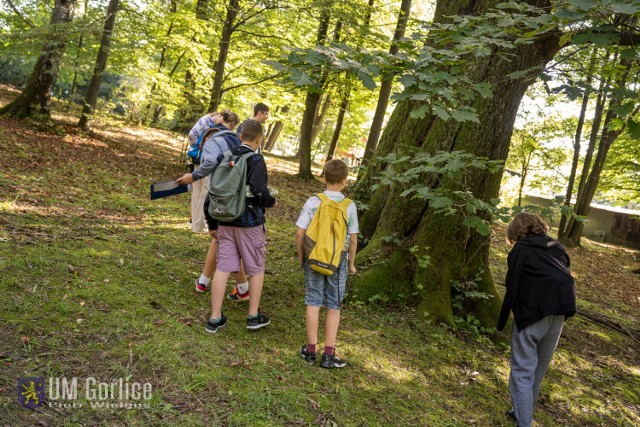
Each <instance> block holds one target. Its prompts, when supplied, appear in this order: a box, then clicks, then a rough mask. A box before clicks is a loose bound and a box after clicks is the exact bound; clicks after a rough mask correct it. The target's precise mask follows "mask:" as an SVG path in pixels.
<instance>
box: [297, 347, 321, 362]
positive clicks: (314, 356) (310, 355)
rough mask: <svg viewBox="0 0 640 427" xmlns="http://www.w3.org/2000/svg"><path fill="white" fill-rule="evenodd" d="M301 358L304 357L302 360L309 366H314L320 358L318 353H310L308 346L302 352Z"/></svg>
mask: <svg viewBox="0 0 640 427" xmlns="http://www.w3.org/2000/svg"><path fill="white" fill-rule="evenodd" d="M300 356H302V358H303V359H304V360H306V361H307V363H308V364H309V365H313V364H314V363H316V360H317V358H318V356H317V353H310V352H308V351H307V346H306V345H305V346H303V347H302V349H301V350H300Z"/></svg>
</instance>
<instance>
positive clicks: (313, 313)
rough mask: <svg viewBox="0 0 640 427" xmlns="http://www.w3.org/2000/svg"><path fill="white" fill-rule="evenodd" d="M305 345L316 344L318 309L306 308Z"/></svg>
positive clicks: (310, 306)
mask: <svg viewBox="0 0 640 427" xmlns="http://www.w3.org/2000/svg"><path fill="white" fill-rule="evenodd" d="M306 317H307V344H312V345H315V344H317V343H318V321H319V319H320V307H314V306H312V305H308V306H307V316H306ZM334 339H335V338H334Z"/></svg>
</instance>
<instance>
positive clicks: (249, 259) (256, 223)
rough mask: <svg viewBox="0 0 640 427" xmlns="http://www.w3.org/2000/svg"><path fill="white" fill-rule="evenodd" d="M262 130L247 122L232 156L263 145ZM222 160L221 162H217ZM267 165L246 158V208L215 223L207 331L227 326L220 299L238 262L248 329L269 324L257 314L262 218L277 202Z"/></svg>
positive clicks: (257, 158) (254, 122)
mask: <svg viewBox="0 0 640 427" xmlns="http://www.w3.org/2000/svg"><path fill="white" fill-rule="evenodd" d="M262 135H263V128H262V124H261V123H260V122H258V121H257V120H253V119H250V120H247V121H246V122H245V123H244V126H243V127H242V133H241V135H240V139H241V140H242V145H240V146H238V147H233V148H232V149H231V152H232V153H233V154H234V155H238V156H239V155H242V154H246V153H249V152H250V151H256V150H257V149H258V148H259V147H260V144H261V143H262ZM220 160H221V159H220ZM267 183H268V177H267V165H266V164H265V162H264V157H262V156H261V155H260V154H256V155H253V156H251V157H249V158H248V159H247V185H248V187H249V190H250V191H251V197H250V196H249V194H247V199H246V207H245V210H244V212H243V213H242V215H240V217H238V218H237V219H235V220H233V221H232V222H220V223H219V224H218V235H217V237H218V257H217V264H216V272H215V274H214V275H213V284H212V286H211V288H212V292H211V311H212V313H211V318H210V319H209V321H208V322H207V326H206V330H207V332H212V333H215V332H217V331H218V329H220V328H222V327H224V326H225V325H226V324H227V317H226V316H225V315H224V314H223V313H222V300H223V299H224V292H225V287H226V284H227V280H228V279H229V275H230V274H231V273H233V272H237V271H239V270H240V260H241V259H242V263H243V265H244V270H245V273H246V275H247V276H249V289H251V293H250V294H249V315H248V316H247V329H251V330H255V329H260V328H263V327H265V326H267V325H268V324H269V317H268V316H266V315H265V314H264V313H260V311H259V306H260V296H261V295H262V285H263V282H264V262H265V256H266V239H265V225H264V224H265V218H264V212H265V210H266V208H271V207H274V206H275V205H276V199H275V197H273V196H272V195H271V193H270V192H269V189H268V188H267Z"/></svg>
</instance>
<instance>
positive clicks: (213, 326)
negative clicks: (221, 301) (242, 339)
mask: <svg viewBox="0 0 640 427" xmlns="http://www.w3.org/2000/svg"><path fill="white" fill-rule="evenodd" d="M226 324H227V317H226V316H225V315H224V314H221V315H220V320H218V321H217V322H212V321H211V319H209V321H208V322H207V326H206V327H205V329H206V330H207V332H211V333H212V334H215V333H216V332H218V329H220V328H222V327H224V326H225V325H226Z"/></svg>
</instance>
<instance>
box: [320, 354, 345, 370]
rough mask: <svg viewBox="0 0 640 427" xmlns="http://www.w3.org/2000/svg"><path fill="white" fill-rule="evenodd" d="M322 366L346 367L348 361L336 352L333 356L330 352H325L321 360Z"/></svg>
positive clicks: (330, 367) (329, 367) (328, 367)
mask: <svg viewBox="0 0 640 427" xmlns="http://www.w3.org/2000/svg"><path fill="white" fill-rule="evenodd" d="M320 366H322V367H323V368H327V369H332V368H344V367H345V366H347V362H346V361H344V360H342V359H340V358H339V357H338V356H336V354H335V353H334V354H333V356H329V355H328V354H323V355H322V362H320Z"/></svg>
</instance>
